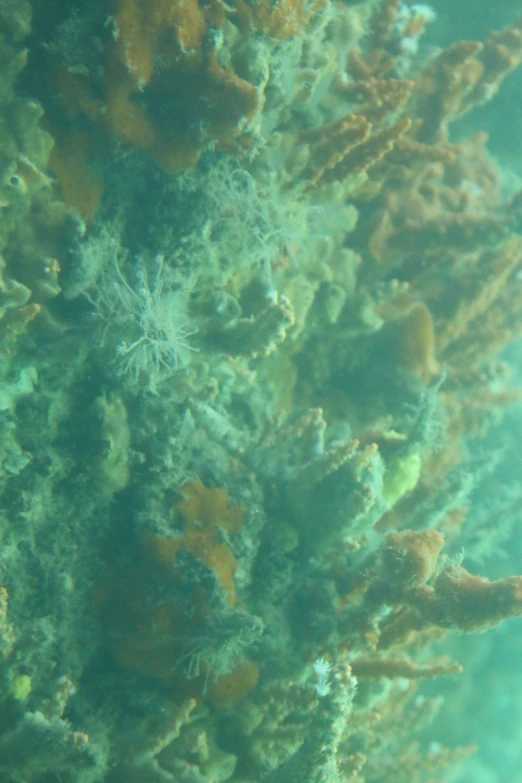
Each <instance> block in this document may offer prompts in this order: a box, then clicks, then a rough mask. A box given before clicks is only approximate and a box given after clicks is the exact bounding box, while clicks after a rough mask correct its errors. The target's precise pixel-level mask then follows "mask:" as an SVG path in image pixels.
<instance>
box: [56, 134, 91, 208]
mask: <svg viewBox="0 0 522 783" xmlns="http://www.w3.org/2000/svg"><path fill="white" fill-rule="evenodd" d="M91 160H92V144H91V138H90V136H89V134H87V133H83V132H81V131H76V132H75V133H71V134H70V135H65V134H64V135H61V134H60V135H55V146H54V148H53V151H52V153H51V159H50V169H51V171H52V172H53V173H54V174H55V175H56V177H57V179H58V183H59V185H60V187H61V189H62V194H63V198H64V200H65V202H66V204H67V205H68V206H70V207H72V208H73V209H75V210H76V211H77V212H78V213H79V215H80V217H81V218H82V219H83V220H85V222H86V223H89V222H90V221H91V220H92V219H93V218H94V216H95V214H96V212H97V211H98V207H99V205H100V201H101V199H102V196H103V191H104V186H103V182H102V180H101V178H100V177H97V176H96V174H94V173H93V172H92V170H91V166H90V163H91Z"/></svg>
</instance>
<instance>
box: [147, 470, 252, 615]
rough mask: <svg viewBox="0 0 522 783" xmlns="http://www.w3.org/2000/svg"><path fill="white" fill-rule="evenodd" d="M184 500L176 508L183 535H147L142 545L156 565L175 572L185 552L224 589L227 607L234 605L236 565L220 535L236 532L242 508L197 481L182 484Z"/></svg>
mask: <svg viewBox="0 0 522 783" xmlns="http://www.w3.org/2000/svg"><path fill="white" fill-rule="evenodd" d="M182 492H183V494H184V500H182V501H180V502H179V503H178V504H177V505H176V508H177V510H178V511H179V512H180V514H181V516H182V517H183V520H184V522H185V524H186V532H185V533H184V534H183V535H181V536H178V537H176V538H166V537H165V536H160V535H157V534H148V535H147V536H146V537H145V545H146V547H147V550H148V552H149V554H151V555H152V556H153V557H154V558H155V559H156V560H157V561H158V562H159V563H161V564H163V565H165V566H167V567H169V568H172V569H175V559H176V555H177V554H178V552H180V551H181V550H186V551H187V552H190V554H191V555H192V556H193V557H194V558H196V559H197V560H199V561H200V562H201V563H204V565H206V566H207V568H209V569H210V570H211V571H213V572H214V574H215V575H216V578H217V579H218V581H219V582H220V583H221V585H222V586H223V587H224V588H225V590H226V594H227V599H228V602H229V604H231V605H233V604H235V602H236V588H235V584H234V574H235V572H236V570H237V563H236V559H235V557H234V555H233V554H232V552H231V550H230V548H229V547H228V545H227V544H226V543H225V542H224V540H223V534H226V535H231V534H234V533H238V532H239V531H240V530H241V528H242V527H243V525H244V522H245V515H246V509H245V508H244V507H243V506H232V505H231V504H230V498H229V496H228V494H227V492H225V490H223V489H208V488H207V487H205V485H204V484H203V483H202V482H201V481H194V482H191V483H190V484H186V485H185V486H184V487H183V489H182Z"/></svg>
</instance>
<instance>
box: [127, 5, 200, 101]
mask: <svg viewBox="0 0 522 783" xmlns="http://www.w3.org/2000/svg"><path fill="white" fill-rule="evenodd" d="M114 22H115V27H116V36H117V37H116V43H115V49H116V53H117V56H118V58H119V60H120V62H121V63H123V64H124V66H125V68H126V70H127V72H128V74H129V77H130V79H131V80H132V82H133V83H134V87H135V89H138V90H143V89H144V88H145V87H146V86H147V84H149V82H150V80H151V78H152V75H153V73H154V69H155V67H156V63H157V62H158V61H159V62H160V63H161V67H163V68H165V67H172V66H173V64H174V63H175V62H176V60H178V59H179V57H180V55H185V56H187V55H188V56H194V55H196V54H197V53H199V52H200V50H201V45H202V41H203V36H204V34H205V31H206V20H205V15H204V13H203V10H202V8H201V7H200V5H199V3H198V0H174V1H173V0H116V14H115V18H114Z"/></svg>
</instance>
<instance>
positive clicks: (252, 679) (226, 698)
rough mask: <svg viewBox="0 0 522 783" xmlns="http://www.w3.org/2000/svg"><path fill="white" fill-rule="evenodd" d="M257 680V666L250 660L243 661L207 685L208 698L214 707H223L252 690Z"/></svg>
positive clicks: (238, 699)
mask: <svg viewBox="0 0 522 783" xmlns="http://www.w3.org/2000/svg"><path fill="white" fill-rule="evenodd" d="M258 680H259V667H258V665H257V664H256V663H253V662H252V661H243V662H242V663H241V664H239V666H238V667H237V669H235V670H234V671H233V672H230V674H224V675H222V676H221V677H218V678H217V680H216V681H215V682H213V683H211V685H210V686H209V698H210V700H211V701H212V702H213V704H214V705H215V706H216V707H225V706H226V705H228V704H232V703H234V702H236V701H240V699H244V698H245V696H248V694H249V693H250V692H251V691H253V690H254V688H255V687H256V685H257V683H258Z"/></svg>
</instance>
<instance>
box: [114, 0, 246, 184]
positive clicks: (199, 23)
mask: <svg viewBox="0 0 522 783" xmlns="http://www.w3.org/2000/svg"><path fill="white" fill-rule="evenodd" d="M224 22H225V7H224V6H223V5H222V4H221V3H220V2H219V0H212V2H209V3H207V4H204V3H203V2H201V3H200V2H198V0H177V2H172V0H117V3H116V14H115V18H114V23H115V30H116V33H117V35H116V40H115V43H114V46H113V48H112V49H110V50H109V51H108V53H107V64H106V80H105V81H106V84H105V91H106V95H107V106H106V119H107V121H108V122H109V125H110V130H111V133H112V134H114V136H115V137H116V138H117V139H118V140H119V141H121V142H123V143H124V144H129V145H131V146H135V147H138V148H139V149H144V150H146V151H148V152H149V153H150V154H151V156H152V157H153V158H154V160H155V161H156V163H158V165H159V166H161V167H162V168H163V169H165V170H166V171H170V172H174V171H179V170H180V169H183V168H187V167H191V166H194V165H195V164H196V163H197V161H198V159H199V156H200V155H201V153H202V151H203V149H204V147H205V146H206V144H207V143H208V140H209V139H213V140H214V141H215V142H217V143H218V144H220V145H226V144H228V143H230V142H231V140H232V139H234V138H235V137H237V136H238V135H239V134H240V132H241V130H242V129H243V127H244V126H245V125H246V124H247V123H248V122H249V121H251V120H252V119H253V117H254V115H255V114H256V113H257V111H258V110H259V109H260V107H261V102H260V97H259V95H258V92H257V90H256V89H255V87H254V86H252V85H251V84H249V83H248V82H246V81H244V80H243V79H240V78H239V77H238V76H237V75H236V74H235V73H234V72H233V71H228V70H226V69H224V68H222V67H221V66H220V65H219V63H218V61H217V59H216V57H215V55H214V54H213V53H212V49H211V47H209V46H208V42H207V37H208V25H209V24H210V25H211V26H214V27H215V26H222V25H223V24H224Z"/></svg>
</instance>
